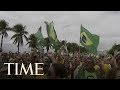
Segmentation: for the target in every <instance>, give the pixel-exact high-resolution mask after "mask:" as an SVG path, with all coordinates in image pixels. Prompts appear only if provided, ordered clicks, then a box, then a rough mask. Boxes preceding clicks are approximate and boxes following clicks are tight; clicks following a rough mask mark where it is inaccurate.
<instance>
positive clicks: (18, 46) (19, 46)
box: [18, 42, 20, 53]
mask: <svg viewBox="0 0 120 90" xmlns="http://www.w3.org/2000/svg"><path fill="white" fill-rule="evenodd" d="M19 50H20V44H19V42H18V53H19Z"/></svg>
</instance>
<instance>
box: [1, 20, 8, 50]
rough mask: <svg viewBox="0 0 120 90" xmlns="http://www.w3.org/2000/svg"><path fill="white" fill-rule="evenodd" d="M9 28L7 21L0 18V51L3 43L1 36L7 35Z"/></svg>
mask: <svg viewBox="0 0 120 90" xmlns="http://www.w3.org/2000/svg"><path fill="white" fill-rule="evenodd" d="M9 30H10V27H9V23H8V22H6V21H5V20H0V35H2V38H1V51H2V45H3V38H4V37H8V33H7V31H9Z"/></svg>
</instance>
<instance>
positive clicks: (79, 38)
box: [79, 24, 82, 54]
mask: <svg viewBox="0 0 120 90" xmlns="http://www.w3.org/2000/svg"><path fill="white" fill-rule="evenodd" d="M81 26H82V24H81ZM80 28H81V27H80ZM79 54H80V36H79Z"/></svg>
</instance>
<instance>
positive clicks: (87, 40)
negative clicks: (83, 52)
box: [80, 25, 99, 55]
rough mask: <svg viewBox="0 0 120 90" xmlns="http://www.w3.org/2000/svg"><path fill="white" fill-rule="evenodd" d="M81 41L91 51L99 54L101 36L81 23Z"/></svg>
mask: <svg viewBox="0 0 120 90" xmlns="http://www.w3.org/2000/svg"><path fill="white" fill-rule="evenodd" d="M80 43H81V44H82V45H83V46H84V47H85V48H86V49H87V50H88V51H89V53H93V54H95V55H97V48H98V45H99V36H98V35H95V34H91V33H90V32H89V31H88V30H87V29H86V28H84V27H83V26H82V25H81V32H80Z"/></svg>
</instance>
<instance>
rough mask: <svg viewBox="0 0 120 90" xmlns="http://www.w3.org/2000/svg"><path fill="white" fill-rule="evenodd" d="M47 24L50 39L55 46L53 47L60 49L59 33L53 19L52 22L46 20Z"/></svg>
mask: <svg viewBox="0 0 120 90" xmlns="http://www.w3.org/2000/svg"><path fill="white" fill-rule="evenodd" d="M45 24H46V28H47V34H48V37H49V40H50V42H51V45H52V46H53V48H55V49H56V50H58V49H59V40H58V38H57V34H56V31H55V29H54V23H53V21H52V22H51V23H48V22H45Z"/></svg>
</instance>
